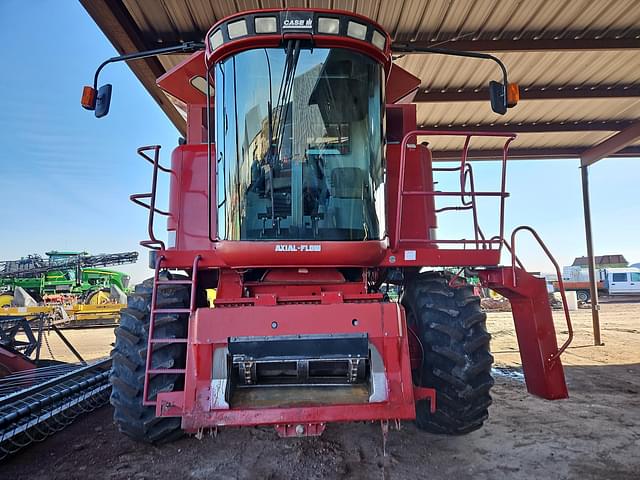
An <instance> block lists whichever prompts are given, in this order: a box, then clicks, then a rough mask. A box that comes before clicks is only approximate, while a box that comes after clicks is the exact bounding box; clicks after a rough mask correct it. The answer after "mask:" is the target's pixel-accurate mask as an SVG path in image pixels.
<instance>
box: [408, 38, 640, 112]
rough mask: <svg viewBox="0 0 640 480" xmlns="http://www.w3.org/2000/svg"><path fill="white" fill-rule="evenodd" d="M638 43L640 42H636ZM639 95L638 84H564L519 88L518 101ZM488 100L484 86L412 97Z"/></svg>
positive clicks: (433, 100) (426, 100)
mask: <svg viewBox="0 0 640 480" xmlns="http://www.w3.org/2000/svg"><path fill="white" fill-rule="evenodd" d="M638 43H640V42H638ZM632 97H640V87H638V86H631V85H627V86H607V85H602V86H598V87H589V86H566V87H562V88H557V87H556V88H553V87H549V88H521V90H520V101H521V102H522V101H526V100H571V99H592V98H632ZM488 100H489V90H488V89H486V88H481V89H476V90H461V91H456V90H450V91H444V92H443V91H439V90H431V91H425V90H424V89H420V90H419V91H418V92H417V93H416V96H415V98H414V100H413V101H414V102H418V103H441V102H486V101H488Z"/></svg>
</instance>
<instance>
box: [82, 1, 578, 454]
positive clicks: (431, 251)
mask: <svg viewBox="0 0 640 480" xmlns="http://www.w3.org/2000/svg"><path fill="white" fill-rule="evenodd" d="M187 51H190V52H191V53H192V54H191V56H190V57H189V58H188V59H186V60H185V61H184V62H183V63H181V64H180V65H178V66H176V67H175V68H174V69H173V70H171V71H170V72H168V73H167V74H166V75H164V76H163V77H161V78H160V79H158V85H159V86H160V87H161V88H163V89H164V90H165V91H166V92H167V93H169V94H170V95H172V96H173V97H175V98H177V99H179V100H180V101H181V102H183V103H184V104H186V110H187V114H188V116H187V122H188V127H187V130H188V134H187V138H186V139H185V142H182V143H183V144H181V145H180V146H179V147H177V148H176V149H175V150H174V152H173V154H172V158H171V165H170V166H163V165H161V164H160V161H159V159H160V155H159V147H142V148H140V149H139V152H138V153H139V154H140V155H141V156H142V157H143V158H144V159H145V160H147V161H148V162H149V163H151V164H152V166H153V179H152V189H151V191H150V192H148V193H143V194H136V195H133V196H132V200H133V201H134V202H136V203H138V204H139V205H142V206H144V207H146V208H148V209H149V212H150V215H149V236H150V238H149V239H147V240H145V241H143V242H141V243H142V244H143V245H145V246H147V247H150V248H151V249H152V251H151V253H152V254H151V264H152V266H153V268H154V269H155V273H154V276H153V278H152V279H150V280H149V281H147V282H145V283H144V284H142V285H139V286H138V287H137V288H136V291H135V292H134V293H133V294H132V295H131V296H130V297H129V304H128V309H126V310H125V311H124V312H123V314H122V319H121V323H120V326H119V327H118V329H117V330H116V337H117V340H116V345H115V349H114V351H113V371H112V376H111V382H112V385H113V392H112V396H111V403H112V404H113V406H114V409H115V420H116V423H117V424H118V426H119V428H120V430H121V431H122V432H124V433H126V434H127V435H129V436H131V437H133V438H135V439H138V440H143V441H149V442H157V441H163V440H168V439H171V438H174V437H175V436H177V435H179V434H180V433H181V432H182V431H186V432H192V433H195V432H198V431H201V430H203V429H217V428H218V427H223V426H251V425H272V426H274V427H275V428H276V430H277V431H278V433H279V434H280V435H281V436H284V437H288V436H307V435H320V434H321V433H322V431H323V430H324V428H325V426H326V424H327V423H330V422H346V421H356V420H358V421H362V420H368V421H381V422H382V425H383V429H384V428H386V426H387V422H388V421H390V420H393V421H396V420H403V419H404V420H414V419H415V420H416V422H417V425H418V426H419V427H420V428H421V429H424V430H427V431H430V432H436V433H446V434H462V433H467V432H471V431H473V430H476V429H477V428H480V427H481V426H482V424H483V422H484V421H485V419H486V418H487V407H489V405H490V403H491V397H490V390H491V387H492V385H493V380H492V378H491V365H492V361H493V359H492V356H491V353H490V350H489V340H490V335H489V333H488V332H487V330H486V328H485V314H484V313H483V312H482V311H481V309H480V302H479V299H478V298H477V297H476V296H474V294H473V289H472V287H471V286H470V285H467V284H466V283H465V281H464V279H463V278H462V277H463V276H464V274H465V273H469V271H470V270H474V271H475V274H476V275H478V276H479V277H480V279H481V281H482V283H483V285H485V286H487V287H489V288H492V289H494V290H496V291H499V292H500V293H502V294H503V295H505V296H507V297H508V298H510V299H511V301H512V304H513V312H514V319H515V323H516V329H517V334H518V340H519V343H520V351H521V355H522V361H523V366H524V372H525V376H526V382H527V387H528V389H529V391H530V392H531V393H533V394H535V395H538V396H541V397H543V398H547V399H557V398H565V397H566V396H567V390H566V386H565V381H564V375H563V371H562V365H561V363H560V358H559V355H560V353H561V351H562V350H563V349H564V348H565V347H566V344H567V343H565V345H563V347H562V348H558V345H557V343H556V337H555V330H554V325H553V319H552V316H551V311H550V308H549V304H548V300H547V291H546V286H545V283H544V280H543V279H540V278H536V277H533V276H532V275H530V274H528V273H527V272H526V271H525V270H524V269H523V268H522V266H521V264H520V263H519V262H518V261H517V259H516V257H515V245H513V243H514V241H515V233H516V232H514V235H513V236H512V238H511V242H510V243H511V250H512V252H511V253H512V259H513V260H512V263H511V264H510V265H509V266H506V267H501V266H499V262H500V254H501V250H502V248H503V247H505V246H507V248H509V247H508V245H509V244H508V243H507V241H506V240H505V235H504V204H505V199H506V197H507V196H508V194H507V193H506V191H505V186H506V173H505V166H506V161H507V152H508V146H509V143H510V142H511V141H512V140H513V139H514V138H515V135H513V134H510V133H504V134H495V133H468V132H447V133H442V132H433V131H426V130H418V129H417V128H416V107H415V105H413V104H411V103H410V101H411V99H412V97H413V94H415V92H416V91H417V89H418V87H419V85H420V80H419V79H417V78H415V77H414V76H413V75H411V74H410V73H409V72H406V71H404V70H403V69H402V68H400V67H399V66H397V65H394V64H393V62H392V58H391V53H390V39H389V35H388V34H387V33H386V32H385V31H384V30H383V29H382V28H381V27H380V26H379V25H377V24H376V23H374V22H372V21H371V20H369V19H367V18H364V17H361V16H357V15H354V14H352V13H349V12H339V11H334V10H332V11H323V10H261V11H256V12H244V13H242V14H238V15H234V16H232V17H229V18H226V19H224V20H222V21H220V22H218V23H217V24H216V25H214V26H213V28H212V29H211V30H210V32H209V34H208V35H207V37H206V45H204V46H202V45H197V44H185V45H182V46H179V47H175V48H166V49H162V50H158V51H153V52H142V53H140V54H132V55H127V56H124V57H117V58H114V59H109V60H107V61H106V62H105V63H104V64H103V65H102V66H101V67H100V69H101V68H102V67H103V66H104V65H106V64H107V63H110V62H113V61H118V60H135V58H141V57H143V56H149V55H153V54H164V53H176V52H183V53H184V52H187ZM428 53H429V54H452V55H463V56H468V57H473V58H477V59H481V60H483V61H493V62H496V63H497V64H498V66H499V67H500V69H499V70H498V69H496V72H498V73H500V75H501V80H502V81H501V82H497V81H494V82H491V85H490V91H491V104H492V107H493V109H494V110H495V111H496V112H497V113H504V112H505V111H506V110H507V108H509V107H512V106H514V105H515V103H516V102H517V98H516V97H517V88H516V87H515V86H513V85H510V84H509V83H508V82H507V75H506V69H505V68H504V66H503V65H502V63H500V62H499V60H498V59H496V58H494V57H491V56H490V55H484V54H477V53H465V52H455V51H454V52H452V51H444V50H439V49H430V50H429V51H428ZM98 73H99V72H98ZM97 78H98V75H97V74H96V84H95V85H94V86H93V87H85V91H84V94H83V105H84V106H85V108H87V109H90V110H95V111H96V115H97V116H103V115H105V114H106V112H108V109H109V101H110V95H111V87H110V86H109V85H107V86H105V87H102V88H100V89H98V88H97ZM443 135H445V136H447V137H450V138H449V140H450V141H453V140H456V139H457V140H459V141H460V142H461V147H460V159H459V161H458V162H457V163H455V164H454V165H453V166H436V165H437V164H435V163H433V162H432V148H431V147H430V144H429V143H427V142H432V141H434V139H440V140H441V139H442V136H443ZM476 137H483V138H481V139H480V140H482V141H489V140H490V141H492V142H494V143H495V142H498V143H499V144H500V145H502V148H503V158H502V171H501V174H500V177H499V178H498V179H497V181H498V183H499V187H498V188H497V189H496V190H495V191H477V190H476V189H475V186H474V178H473V171H472V168H471V165H470V164H469V163H468V161H467V159H468V155H469V149H470V148H471V144H472V141H473V140H477V138H476ZM160 173H167V174H168V175H169V176H170V202H169V210H168V211H162V210H160V209H158V208H157V207H156V188H155V187H156V184H157V181H158V175H159V174H160ZM439 175H448V176H449V177H450V178H451V177H452V178H453V179H454V182H453V184H454V186H455V188H452V189H446V188H443V189H441V188H442V187H441V186H440V185H444V184H440V183H438V184H437V185H436V183H435V182H436V180H435V177H437V176H439ZM450 183H451V182H450ZM484 199H493V200H495V202H496V207H495V209H494V211H493V213H494V215H495V219H496V221H495V222H494V224H495V226H496V231H495V234H494V235H493V236H490V235H487V234H485V233H484V231H483V230H482V228H481V227H480V224H479V218H480V216H479V214H478V210H479V204H480V203H482V201H484ZM456 211H457V212H466V213H467V214H469V216H470V218H471V224H470V227H471V234H470V235H469V236H467V237H465V238H449V239H447V238H441V237H442V236H441V235H438V236H436V232H437V231H438V223H439V220H440V219H441V217H442V216H443V215H446V214H449V213H451V214H454V215H455V212H456ZM485 214H486V212H485ZM157 215H165V216H167V225H168V235H167V237H168V242H167V243H165V242H164V241H162V240H160V239H158V238H157V237H156V235H155V233H154V230H153V223H154V218H155V217H156V216H157ZM483 218H484V217H483ZM533 233H535V232H533ZM536 238H537V236H536ZM543 248H545V249H546V247H544V246H543ZM179 271H182V272H185V273H186V275H180V274H178V273H176V272H179ZM447 272H454V273H447ZM559 278H561V276H560V275H559ZM214 289H215V299H214V300H213V301H212V303H209V302H208V301H207V292H211V291H212V290H214ZM391 290H394V291H399V292H400V299H399V301H398V302H394V301H391V300H390V299H389V296H388V295H387V292H389V291H391ZM209 298H210V299H211V298H213V296H212V295H209ZM567 320H568V315H567Z"/></svg>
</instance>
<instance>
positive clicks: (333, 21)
mask: <svg viewBox="0 0 640 480" xmlns="http://www.w3.org/2000/svg"><path fill="white" fill-rule="evenodd" d="M318 33H325V34H329V35H337V34H338V33H340V19H338V18H327V17H319V18H318Z"/></svg>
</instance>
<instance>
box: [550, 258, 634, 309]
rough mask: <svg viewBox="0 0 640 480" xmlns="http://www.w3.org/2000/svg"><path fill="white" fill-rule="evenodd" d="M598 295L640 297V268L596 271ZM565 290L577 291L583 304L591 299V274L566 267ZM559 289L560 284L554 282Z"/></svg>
mask: <svg viewBox="0 0 640 480" xmlns="http://www.w3.org/2000/svg"><path fill="white" fill-rule="evenodd" d="M596 276H597V278H598V282H597V286H598V293H599V294H601V295H611V296H613V295H640V268H632V267H627V268H600V269H597V270H596ZM562 280H563V282H564V288H565V290H568V291H575V292H576V296H577V298H578V300H579V301H581V302H588V301H589V299H590V298H591V291H590V288H589V274H588V271H587V270H586V269H580V270H579V271H577V270H575V268H573V267H565V269H564V271H563V275H562ZM552 283H553V286H554V287H555V288H556V290H557V289H558V285H557V283H558V282H552Z"/></svg>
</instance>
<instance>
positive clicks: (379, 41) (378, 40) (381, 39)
mask: <svg viewBox="0 0 640 480" xmlns="http://www.w3.org/2000/svg"><path fill="white" fill-rule="evenodd" d="M386 41H387V39H386V38H385V36H384V35H383V34H381V33H380V32H379V31H378V30H374V31H373V36H372V37H371V43H373V44H374V45H375V46H376V47H378V48H379V49H380V50H382V51H383V52H384V44H385V43H386Z"/></svg>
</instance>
